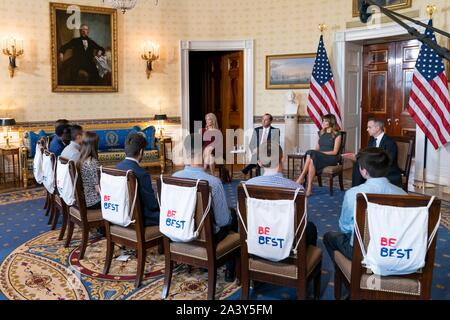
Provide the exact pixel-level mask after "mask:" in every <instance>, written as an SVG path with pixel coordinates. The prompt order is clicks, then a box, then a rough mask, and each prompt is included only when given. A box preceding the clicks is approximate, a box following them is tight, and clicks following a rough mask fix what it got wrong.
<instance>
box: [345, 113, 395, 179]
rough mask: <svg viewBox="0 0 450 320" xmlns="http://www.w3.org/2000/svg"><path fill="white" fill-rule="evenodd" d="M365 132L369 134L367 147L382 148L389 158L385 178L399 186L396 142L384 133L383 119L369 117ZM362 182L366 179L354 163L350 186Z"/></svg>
mask: <svg viewBox="0 0 450 320" xmlns="http://www.w3.org/2000/svg"><path fill="white" fill-rule="evenodd" d="M367 132H368V133H369V135H370V139H369V144H368V147H375V148H381V149H384V150H386V152H387V153H388V155H389V157H390V158H391V164H390V166H389V171H388V174H387V176H386V178H388V180H389V181H390V182H391V183H392V184H393V185H396V186H400V187H401V186H402V174H401V171H400V168H399V167H398V164H397V144H396V143H395V141H394V140H393V139H392V138H391V137H389V136H388V135H387V134H385V133H384V121H383V120H379V119H369V121H368V122H367ZM347 157H348V155H347ZM349 158H351V157H349ZM364 182H366V179H364V178H363V177H362V176H361V173H360V171H359V167H358V165H357V164H356V163H355V165H354V166H353V174H352V187H355V186H359V185H361V184H363V183H364Z"/></svg>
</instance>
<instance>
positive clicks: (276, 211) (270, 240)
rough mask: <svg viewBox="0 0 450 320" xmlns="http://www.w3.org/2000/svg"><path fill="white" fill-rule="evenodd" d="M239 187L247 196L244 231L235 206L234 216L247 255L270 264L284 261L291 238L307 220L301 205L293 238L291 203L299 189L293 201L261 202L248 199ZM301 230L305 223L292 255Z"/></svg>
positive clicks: (293, 202) (290, 246)
mask: <svg viewBox="0 0 450 320" xmlns="http://www.w3.org/2000/svg"><path fill="white" fill-rule="evenodd" d="M242 185H243V188H244V191H245V194H246V196H247V198H246V206H247V227H245V225H244V223H243V221H242V217H241V214H240V212H239V206H238V214H239V217H240V219H241V222H242V225H243V226H244V228H245V231H246V232H247V248H248V253H249V254H253V255H256V256H258V257H261V258H264V259H267V260H270V261H281V260H284V259H286V258H287V257H289V255H290V254H291V249H292V245H293V242H294V238H295V235H297V233H298V231H299V228H300V226H301V224H302V222H303V221H304V220H305V219H306V216H307V214H306V208H307V207H306V203H305V214H304V215H303V220H302V221H301V222H300V223H299V224H298V228H297V230H296V232H295V235H294V221H295V220H294V217H295V200H296V199H297V195H298V193H299V191H300V190H301V189H300V188H299V189H297V190H295V195H294V199H293V200H263V199H256V198H251V197H250V196H249V194H248V190H247V187H246V186H245V184H242ZM305 229H306V222H305V224H304V228H303V230H302V234H301V236H300V238H299V239H298V242H297V244H296V246H295V248H294V254H296V250H297V247H298V244H299V243H300V240H301V239H302V237H303V234H304V232H305Z"/></svg>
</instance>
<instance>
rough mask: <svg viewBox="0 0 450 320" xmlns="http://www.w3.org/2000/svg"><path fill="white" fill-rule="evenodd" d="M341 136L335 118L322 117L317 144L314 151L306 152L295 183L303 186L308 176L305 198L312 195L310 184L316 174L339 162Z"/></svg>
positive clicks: (329, 115)
mask: <svg viewBox="0 0 450 320" xmlns="http://www.w3.org/2000/svg"><path fill="white" fill-rule="evenodd" d="M341 143H342V136H341V133H340V131H339V129H338V127H337V122H336V117H335V116H334V115H332V114H327V115H325V116H323V117H322V130H320V131H319V142H318V143H317V146H316V149H315V150H308V151H307V152H306V160H305V166H304V168H303V171H302V173H301V175H300V177H299V178H298V179H297V183H299V184H303V183H304V182H305V177H306V175H308V182H307V187H306V196H310V195H311V194H312V183H313V180H314V177H315V175H316V173H318V174H321V173H322V170H323V169H324V168H325V167H328V166H335V165H337V163H338V161H339V157H340V155H339V149H340V148H341Z"/></svg>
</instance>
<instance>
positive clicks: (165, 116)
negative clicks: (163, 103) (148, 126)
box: [155, 114, 167, 138]
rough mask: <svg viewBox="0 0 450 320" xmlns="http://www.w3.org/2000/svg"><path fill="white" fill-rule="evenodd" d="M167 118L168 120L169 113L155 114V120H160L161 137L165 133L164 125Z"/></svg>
mask: <svg viewBox="0 0 450 320" xmlns="http://www.w3.org/2000/svg"><path fill="white" fill-rule="evenodd" d="M166 120H167V115H166V114H157V115H155V121H158V129H159V136H160V137H161V138H162V137H163V135H164V129H163V125H164V121H166Z"/></svg>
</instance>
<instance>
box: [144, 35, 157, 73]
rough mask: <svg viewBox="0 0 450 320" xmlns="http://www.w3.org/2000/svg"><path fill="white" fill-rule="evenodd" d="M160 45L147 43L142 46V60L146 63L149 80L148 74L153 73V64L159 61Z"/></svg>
mask: <svg viewBox="0 0 450 320" xmlns="http://www.w3.org/2000/svg"><path fill="white" fill-rule="evenodd" d="M159 50H160V45H159V44H157V43H153V42H148V43H146V44H145V45H144V53H143V54H142V56H141V57H142V59H143V60H145V61H146V62H147V70H146V73H147V79H150V74H151V72H152V71H153V62H154V61H157V60H159Z"/></svg>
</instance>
